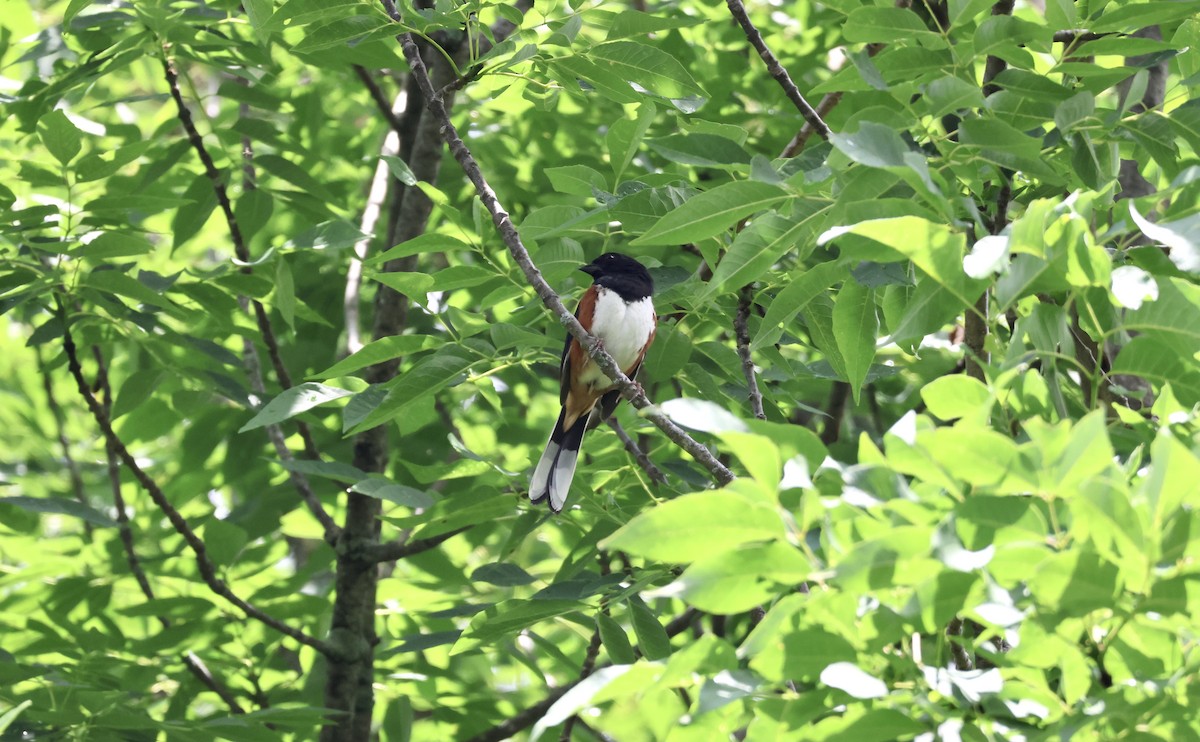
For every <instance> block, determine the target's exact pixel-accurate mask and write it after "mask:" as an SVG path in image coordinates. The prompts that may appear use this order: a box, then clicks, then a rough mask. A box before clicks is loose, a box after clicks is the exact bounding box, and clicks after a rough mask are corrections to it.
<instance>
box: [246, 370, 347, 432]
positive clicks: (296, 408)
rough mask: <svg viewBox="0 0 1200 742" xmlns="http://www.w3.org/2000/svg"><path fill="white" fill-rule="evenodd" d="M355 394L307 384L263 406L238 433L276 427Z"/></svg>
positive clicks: (285, 392) (310, 383)
mask: <svg viewBox="0 0 1200 742" xmlns="http://www.w3.org/2000/svg"><path fill="white" fill-rule="evenodd" d="M353 393H354V392H351V391H348V390H346V389H338V388H337V387H332V386H325V385H324V384H316V383H314V382H305V383H303V384H300V385H298V386H294V387H292V388H291V389H288V390H285V391H284V392H282V393H280V394H279V395H278V396H277V397H275V399H272V400H271V401H270V402H268V403H267V404H265V405H263V407H262V409H260V410H259V411H258V413H257V414H256V415H255V416H254V417H252V418H251V419H250V421H249V422H248V423H246V424H245V425H243V426H242V427H241V428H239V429H238V432H239V433H244V432H246V431H247V430H254V429H255V428H261V427H263V426H265V425H276V424H278V423H281V422H283V421H284V420H287V419H289V418H292V417H295V416H296V415H299V414H300V413H302V412H304V411H306V410H311V409H312V408H314V407H316V406H318V405H323V404H325V403H326V402H331V401H333V400H335V399H341V398H342V397H349V396H350V395H352V394H353Z"/></svg>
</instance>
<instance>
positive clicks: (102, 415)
mask: <svg viewBox="0 0 1200 742" xmlns="http://www.w3.org/2000/svg"><path fill="white" fill-rule="evenodd" d="M58 312H59V316H60V317H61V320H62V326H63V350H64V351H65V352H66V354H67V368H69V369H70V371H71V376H72V377H74V379H75V385H76V386H77V387H78V388H79V394H80V395H81V396H82V397H83V400H84V402H86V403H87V407H88V410H89V411H90V412H91V413H92V417H93V418H94V419H95V420H96V424H97V425H99V426H100V431H101V433H103V435H104V440H105V442H106V443H107V444H108V445H109V446H112V448H113V451H114V452H115V453H116V455H117V458H119V459H120V460H121V462H122V463H124V464H125V466H126V468H128V469H129V471H130V472H132V473H133V476H134V478H135V479H137V481H138V483H139V484H141V485H142V487H143V488H144V489H145V490H146V492H147V494H149V495H150V499H151V500H153V501H154V504H155V505H157V506H158V509H159V510H161V511H162V513H163V515H165V516H166V517H167V520H169V521H170V522H171V526H172V527H173V528H174V529H175V532H176V533H178V534H179V535H180V536H182V537H183V540H184V541H185V542H187V545H188V547H190V548H191V550H192V552H193V553H194V554H195V555H196V564H197V565H198V566H199V568H200V577H201V578H202V579H203V580H204V582H205V584H206V585H208V587H209V589H211V590H212V591H213V592H214V593H216V594H217V595H220V596H221V597H222V598H225V599H226V600H228V601H229V602H230V603H233V604H234V605H235V606H237V607H238V608H239V609H240V610H241V611H242V612H243V613H245V614H246V615H247V616H248V617H250V618H253V619H255V620H257V621H260V622H262V623H264V624H266V625H267V626H269V627H271V628H272V629H275V630H276V631H278V632H279V633H281V634H283V635H284V636H288V637H291V638H292V639H294V640H296V641H298V642H300V643H301V644H304V645H305V646H309V647H312V648H313V649H315V650H317V651H318V652H320V653H321V654H325V655H329V654H332V653H333V650H332V648H331V647H329V646H328V645H327V644H326V643H325V642H323V641H321V640H320V639H317V638H315V637H312V636H310V635H308V634H306V633H304V632H303V631H301V630H300V629H297V628H295V627H293V626H289V625H288V624H286V623H283V622H282V621H280V620H278V619H276V618H273V617H271V616H269V615H267V614H266V613H264V612H263V611H262V610H261V609H259V608H256V607H254V606H253V605H251V604H249V603H247V602H246V601H245V600H243V599H242V598H240V597H238V596H237V594H235V593H234V592H233V590H231V589H230V588H229V586H228V585H226V584H225V582H224V581H223V580H222V579H221V578H220V577H218V576H217V570H216V567H215V566H214V565H213V563H212V560H211V559H209V558H208V550H207V548H206V547H205V546H204V541H203V540H201V538H200V537H199V536H197V535H196V532H195V531H193V530H192V527H191V526H189V525H188V522H187V521H186V520H185V519H184V517H183V516H182V515H181V514H180V513H179V511H178V510H176V509H175V506H174V505H172V504H171V502H170V501H169V500H168V499H167V496H166V493H164V492H163V491H162V488H160V487H159V486H158V483H157V482H155V481H154V480H153V479H151V478H150V475H149V474H147V473H146V471H145V470H144V469H142V467H141V465H140V464H138V462H137V459H135V458H134V457H133V454H131V453H129V449H127V448H126V447H125V444H124V443H123V442H121V439H120V438H119V437H117V434H116V431H114V430H113V427H112V422H111V421H110V420H109V418H108V413H107V412H105V411H104V408H103V407H102V406H101V405H100V403H99V402H98V401H97V400H96V397H95V395H93V394H92V390H91V388H90V387H89V386H88V383H87V380H86V379H84V378H83V368H82V367H81V366H80V365H79V353H78V351H77V349H76V347H75V339H74V338H73V337H72V335H71V327H70V324H69V323H68V318H67V311H66V308H65V307H64V306H63V305H62V303H61V302H59V305H58Z"/></svg>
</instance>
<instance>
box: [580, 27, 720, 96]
mask: <svg viewBox="0 0 1200 742" xmlns="http://www.w3.org/2000/svg"><path fill="white" fill-rule="evenodd" d="M588 56H589V57H591V59H592V60H593V61H595V62H596V64H598V65H600V66H601V67H603V68H605V69H608V70H611V71H612V72H615V73H616V74H618V75H620V76H621V77H622V78H623V79H625V80H628V81H629V82H632V83H635V84H637V85H640V86H641V87H643V88H645V89H646V90H649V91H650V92H651V93H654V94H655V95H661V96H662V97H664V98H687V97H690V96H704V95H707V94H706V93H705V92H704V89H703V88H701V87H700V86H699V85H698V84H696V81H695V80H694V79H692V76H691V75H689V74H688V71H687V69H686V68H684V66H683V65H682V64H680V63H679V60H677V59H676V58H675V57H673V56H671V55H670V54H667V53H666V52H664V51H660V50H659V49H657V48H655V47H653V46H648V45H646V44H642V43H639V42H636V41H610V42H607V43H604V44H600V45H598V46H594V47H592V48H591V50H590V51H589V52H588Z"/></svg>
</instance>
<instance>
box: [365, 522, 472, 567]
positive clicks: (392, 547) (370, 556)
mask: <svg viewBox="0 0 1200 742" xmlns="http://www.w3.org/2000/svg"><path fill="white" fill-rule="evenodd" d="M470 528H471V527H470V526H464V527H463V528H456V529H455V530H453V531H448V532H447V533H442V534H439V535H437V536H431V537H430V538H422V539H417V540H416V541H400V540H396V541H391V542H389V543H386V544H370V545H368V546H366V547H364V548H363V552H362V557H363V559H365V560H366V561H368V562H394V561H396V560H398V559H405V558H407V557H410V556H413V555H415V554H420V553H421V552H423V551H429V550H430V549H434V548H437V547H438V546H440V545H441V544H442V543H443V542H445V541H449V540H450V539H452V538H454V537H455V536H457V535H458V534H460V533H464V532H466V531H468V530H470Z"/></svg>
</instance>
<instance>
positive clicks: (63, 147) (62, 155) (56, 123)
mask: <svg viewBox="0 0 1200 742" xmlns="http://www.w3.org/2000/svg"><path fill="white" fill-rule="evenodd" d="M37 130H38V137H39V138H40V139H41V140H42V145H43V146H44V147H45V148H46V149H47V150H49V151H50V154H51V155H53V156H54V159H56V160H58V162H59V163H60V164H61V165H63V166H66V164H67V163H69V162H70V161H71V160H73V159H75V156H76V155H78V154H79V150H80V149H81V148H82V147H83V134H82V133H81V132H80V131H79V129H77V128H75V124H72V123H71V120H70V119H68V118H67V114H65V113H63V112H62V111H60V110H57V109H56V110H53V111H51V112H50V113H47V114H46V115H45V116H42V117H41V118H40V119H38V124H37Z"/></svg>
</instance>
